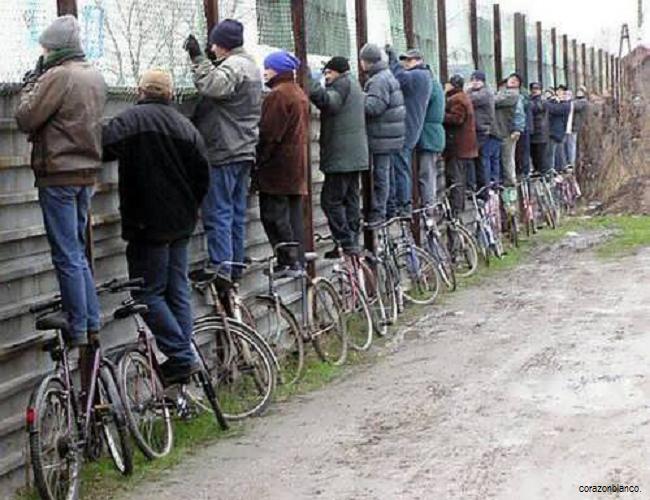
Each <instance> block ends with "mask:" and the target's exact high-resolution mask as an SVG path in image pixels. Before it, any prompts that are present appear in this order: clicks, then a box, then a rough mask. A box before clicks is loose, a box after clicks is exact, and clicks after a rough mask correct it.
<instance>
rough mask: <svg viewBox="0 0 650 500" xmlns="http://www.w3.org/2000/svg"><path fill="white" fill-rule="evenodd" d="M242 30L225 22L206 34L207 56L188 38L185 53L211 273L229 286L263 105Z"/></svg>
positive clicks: (239, 254) (238, 258) (238, 254)
mask: <svg viewBox="0 0 650 500" xmlns="http://www.w3.org/2000/svg"><path fill="white" fill-rule="evenodd" d="M243 44H244V27H243V26H242V24H241V23H240V22H239V21H235V20H234V19H224V20H223V21H221V22H220V23H219V24H218V25H217V26H215V27H214V28H213V29H212V31H211V32H210V36H209V39H208V48H207V50H206V53H207V55H208V57H205V56H204V55H203V53H202V51H201V47H200V46H199V42H198V41H197V40H196V38H195V37H194V36H193V35H190V36H189V37H188V38H187V40H186V42H185V50H186V51H187V52H188V55H189V56H190V58H191V60H192V73H193V76H194V84H195V85H196V88H197V90H198V93H199V95H200V96H201V99H200V101H199V103H198V105H197V107H196V110H195V112H194V116H193V122H194V124H195V125H196V127H197V128H198V130H199V132H201V135H202V136H203V139H204V141H205V144H206V147H207V150H208V158H209V160H210V165H211V166H212V167H211V168H210V190H209V191H208V195H207V196H206V197H205V200H204V202H203V206H202V215H203V226H204V228H205V234H206V238H207V243H208V256H209V259H210V264H211V265H210V266H209V267H210V268H211V269H209V271H211V272H213V271H214V270H215V269H218V270H219V276H218V278H219V279H218V281H217V283H218V284H220V285H222V286H228V285H229V283H230V281H231V280H234V281H237V280H238V279H239V277H240V271H239V270H238V269H232V270H231V269H230V268H228V267H227V266H224V265H223V263H224V262H227V261H234V262H242V261H243V260H244V238H245V230H246V198H247V194H248V184H249V178H250V171H251V169H252V166H253V164H254V162H255V148H256V146H257V141H258V136H259V125H258V124H259V120H260V113H261V106H262V80H261V78H260V70H259V68H258V66H257V64H256V63H255V59H254V58H253V56H251V55H250V54H248V53H247V52H246V51H245V50H244V48H243V47H242V46H243Z"/></svg>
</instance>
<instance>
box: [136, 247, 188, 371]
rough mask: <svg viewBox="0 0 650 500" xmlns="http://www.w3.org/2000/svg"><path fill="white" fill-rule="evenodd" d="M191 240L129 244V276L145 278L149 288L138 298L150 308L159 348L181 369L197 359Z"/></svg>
mask: <svg viewBox="0 0 650 500" xmlns="http://www.w3.org/2000/svg"><path fill="white" fill-rule="evenodd" d="M188 242H189V240H188V239H182V240H178V241H175V242H173V243H145V242H135V241H130V242H129V244H128V245H127V247H126V259H127V261H128V263H129V276H130V277H131V278H132V279H133V278H143V279H144V282H145V291H144V292H140V293H135V294H134V298H136V299H137V300H141V301H142V302H143V303H145V304H146V305H147V306H148V307H149V311H148V312H147V313H146V314H144V315H143V318H144V320H145V322H146V323H147V326H148V327H149V329H150V330H151V332H152V333H153V335H154V337H155V338H156V344H157V345H158V348H159V349H160V350H161V351H162V352H163V354H164V355H165V356H167V357H168V358H169V359H171V360H173V363H174V365H177V366H179V368H180V369H183V368H185V367H189V366H190V365H191V364H193V363H195V362H196V354H195V353H194V349H193V347H192V303H191V296H190V283H189V280H188V278H187V273H188V266H189V264H188V252H187V247H188Z"/></svg>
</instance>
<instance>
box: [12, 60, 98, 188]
mask: <svg viewBox="0 0 650 500" xmlns="http://www.w3.org/2000/svg"><path fill="white" fill-rule="evenodd" d="M105 103H106V84H105V82H104V79H103V77H102V75H101V73H100V72H99V71H97V69H95V67H94V66H93V65H92V64H91V63H89V62H86V61H85V60H83V59H82V58H75V59H69V60H63V61H62V62H61V63H60V64H58V65H55V66H54V67H52V68H50V69H48V70H47V71H46V72H45V73H43V74H42V75H41V76H40V77H39V78H38V79H37V80H36V81H35V82H34V83H32V84H28V85H26V86H25V87H24V88H23V89H22V91H21V93H20V103H19V104H18V109H17V110H16V121H17V122H18V128H19V129H20V130H21V131H23V132H26V133H28V134H29V141H30V142H31V143H32V169H33V170H34V176H35V177H36V186H37V187H46V186H83V185H92V184H94V183H95V181H96V178H97V172H98V171H99V168H100V167H101V164H102V116H103V113H104V105H105Z"/></svg>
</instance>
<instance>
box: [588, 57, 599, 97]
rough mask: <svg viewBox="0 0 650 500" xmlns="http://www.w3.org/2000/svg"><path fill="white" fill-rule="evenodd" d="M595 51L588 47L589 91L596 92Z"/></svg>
mask: <svg viewBox="0 0 650 500" xmlns="http://www.w3.org/2000/svg"><path fill="white" fill-rule="evenodd" d="M595 82H596V51H595V49H594V48H593V47H589V90H591V91H592V92H594V93H595V92H596V91H597V89H596V84H595Z"/></svg>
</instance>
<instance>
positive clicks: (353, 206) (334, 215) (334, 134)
mask: <svg viewBox="0 0 650 500" xmlns="http://www.w3.org/2000/svg"><path fill="white" fill-rule="evenodd" d="M323 73H324V74H325V82H326V83H325V87H322V86H321V85H320V82H318V81H317V80H311V81H310V95H309V96H310V98H311V101H312V102H313V103H314V104H315V105H316V106H317V107H318V109H320V111H321V129H320V169H321V171H322V172H323V173H324V174H325V183H324V184H323V190H322V191H321V207H322V208H323V211H324V212H325V215H326V216H327V222H328V223H329V227H330V231H331V232H332V236H333V237H334V239H335V240H336V242H337V244H338V245H340V246H341V247H342V248H343V251H344V252H345V253H346V254H354V253H358V251H359V220H360V209H359V206H360V205H359V173H360V172H362V171H364V170H368V136H367V134H366V117H365V109H364V96H363V92H362V90H361V86H360V85H359V82H358V81H357V79H356V78H355V76H354V75H352V74H351V73H350V63H349V62H348V60H347V59H346V58H345V57H340V56H339V57H333V58H332V59H330V61H329V62H328V63H327V64H326V65H325V68H324V70H323ZM325 257H326V258H335V257H338V251H337V249H335V250H334V251H330V252H327V253H326V254H325Z"/></svg>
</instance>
